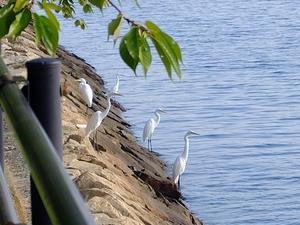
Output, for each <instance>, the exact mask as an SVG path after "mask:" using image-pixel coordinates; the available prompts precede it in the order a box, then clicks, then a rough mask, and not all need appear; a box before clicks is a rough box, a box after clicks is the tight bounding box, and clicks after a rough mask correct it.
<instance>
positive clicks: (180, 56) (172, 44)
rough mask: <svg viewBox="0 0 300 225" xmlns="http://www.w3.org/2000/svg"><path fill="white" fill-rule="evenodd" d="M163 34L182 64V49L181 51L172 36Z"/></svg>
mask: <svg viewBox="0 0 300 225" xmlns="http://www.w3.org/2000/svg"><path fill="white" fill-rule="evenodd" d="M162 34H163V35H164V38H165V39H166V40H167V41H168V43H169V45H170V47H171V48H172V50H173V51H174V54H175V55H176V56H177V58H178V59H179V61H180V62H182V55H181V49H180V47H179V45H178V43H177V42H176V41H174V39H173V38H172V37H171V36H169V35H168V34H166V33H165V32H162Z"/></svg>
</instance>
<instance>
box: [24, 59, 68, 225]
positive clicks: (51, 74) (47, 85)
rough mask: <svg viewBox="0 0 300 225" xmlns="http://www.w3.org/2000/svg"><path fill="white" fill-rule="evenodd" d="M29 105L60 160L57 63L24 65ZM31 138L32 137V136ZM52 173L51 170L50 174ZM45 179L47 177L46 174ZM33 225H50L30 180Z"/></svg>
mask: <svg viewBox="0 0 300 225" xmlns="http://www.w3.org/2000/svg"><path fill="white" fill-rule="evenodd" d="M26 67H27V70H28V82H29V91H28V99H29V104H30V106H31V108H32V109H33V111H34V112H35V114H36V116H37V118H38V120H39V121H40V123H41V125H42V126H43V128H44V129H45V131H46V133H47V134H48V136H49V139H50V140H51V142H52V144H53V145H54V147H55V149H56V151H57V153H58V155H59V157H60V158H61V159H62V156H63V151H62V125H61V106H60V67H61V63H60V61H59V60H56V59H52V58H41V59H34V60H32V61H29V62H27V63H26ZM33 138H34V137H33ZM49 173H51V171H49ZM45 176H47V174H45ZM31 204H32V225H51V222H50V219H49V217H48V215H47V212H46V210H45V207H44V205H43V203H42V200H41V198H40V196H39V194H38V192H37V189H36V187H35V185H34V182H33V180H32V178H31Z"/></svg>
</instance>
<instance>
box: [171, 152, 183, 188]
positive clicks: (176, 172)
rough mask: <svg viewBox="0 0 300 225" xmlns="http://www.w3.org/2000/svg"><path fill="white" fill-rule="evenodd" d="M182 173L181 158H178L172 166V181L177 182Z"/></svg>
mask: <svg viewBox="0 0 300 225" xmlns="http://www.w3.org/2000/svg"><path fill="white" fill-rule="evenodd" d="M183 172H184V163H183V160H182V158H181V156H178V157H177V158H176V160H175V162H174V165H173V181H174V183H177V182H178V179H179V176H180V175H181V174H182V173H183Z"/></svg>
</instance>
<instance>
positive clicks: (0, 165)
mask: <svg viewBox="0 0 300 225" xmlns="http://www.w3.org/2000/svg"><path fill="white" fill-rule="evenodd" d="M1 55H2V42H1V39H0V56H1ZM3 133H4V132H3V112H2V109H1V107H0V169H2V170H3V171H4V147H3Z"/></svg>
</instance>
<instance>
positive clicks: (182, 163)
mask: <svg viewBox="0 0 300 225" xmlns="http://www.w3.org/2000/svg"><path fill="white" fill-rule="evenodd" d="M194 135H199V134H198V133H196V132H194V131H192V130H189V131H188V132H187V133H186V134H185V136H184V141H185V145H184V151H183V152H182V153H181V154H180V155H179V156H178V157H177V158H176V160H175V162H174V165H173V181H174V183H175V184H178V188H180V176H181V175H182V174H183V172H184V171H185V167H186V163H187V160H188V157H189V137H190V136H194Z"/></svg>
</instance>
